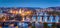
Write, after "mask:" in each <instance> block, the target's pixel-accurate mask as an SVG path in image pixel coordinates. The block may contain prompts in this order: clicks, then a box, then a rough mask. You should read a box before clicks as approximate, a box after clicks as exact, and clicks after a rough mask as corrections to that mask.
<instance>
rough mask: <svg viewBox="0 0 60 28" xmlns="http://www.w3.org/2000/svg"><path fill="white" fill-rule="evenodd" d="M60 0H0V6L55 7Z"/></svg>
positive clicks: (59, 4)
mask: <svg viewBox="0 0 60 28" xmlns="http://www.w3.org/2000/svg"><path fill="white" fill-rule="evenodd" d="M56 6H60V0H0V7H41V8H47V7H56Z"/></svg>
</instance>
